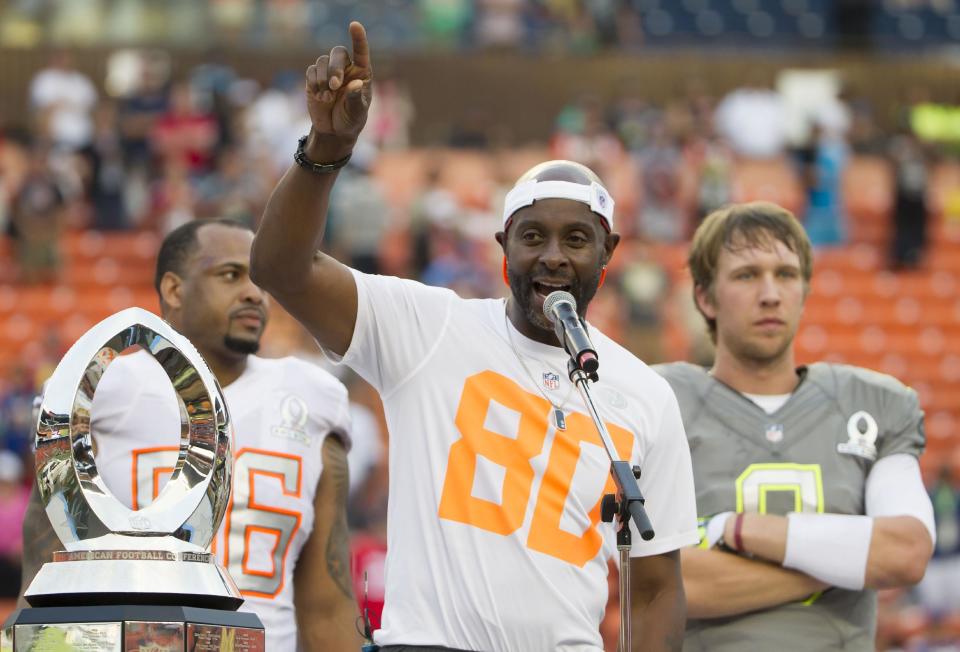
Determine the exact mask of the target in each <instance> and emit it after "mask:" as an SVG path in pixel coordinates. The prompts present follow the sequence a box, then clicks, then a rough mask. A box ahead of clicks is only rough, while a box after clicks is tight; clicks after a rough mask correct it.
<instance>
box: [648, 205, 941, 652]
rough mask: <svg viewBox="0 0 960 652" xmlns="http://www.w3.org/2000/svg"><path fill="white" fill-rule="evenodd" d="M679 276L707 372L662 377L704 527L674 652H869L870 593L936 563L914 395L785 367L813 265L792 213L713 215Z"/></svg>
mask: <svg viewBox="0 0 960 652" xmlns="http://www.w3.org/2000/svg"><path fill="white" fill-rule="evenodd" d="M689 263H690V270H691V273H692V275H693V282H694V298H695V300H696V304H697V308H698V310H699V311H700V312H701V314H702V315H703V316H704V318H705V319H706V321H707V326H708V328H709V331H710V335H711V337H712V339H713V341H714V343H715V344H716V358H715V361H714V364H713V367H712V368H710V369H709V370H708V369H703V368H701V367H696V366H693V365H690V364H687V363H674V364H667V365H661V366H659V368H658V371H659V372H660V373H661V374H662V375H663V376H664V377H666V379H667V380H668V381H669V382H670V384H671V386H672V387H673V389H674V391H675V392H676V395H677V398H678V400H679V403H680V410H681V413H682V415H683V421H684V428H685V430H686V432H687V438H688V440H689V442H690V450H691V453H692V458H693V467H694V477H695V480H696V488H697V509H698V514H699V515H700V518H701V534H702V541H701V544H700V546H698V547H692V548H689V549H685V550H684V551H683V552H682V570H683V582H684V589H685V591H686V594H687V605H688V607H687V608H688V614H689V617H690V619H689V620H688V623H687V632H686V637H685V641H684V650H686V651H693V650H710V651H711V652H724V651H726V650H737V651H738V652H740V651H742V650H791V651H794V650H817V651H818V652H822V651H824V650H841V649H842V650H845V651H851V650H863V651H866V650H874V649H875V648H874V635H875V630H876V614H877V601H876V594H875V589H880V588H887V587H895V586H905V585H910V584H915V583H916V582H918V581H919V580H920V579H921V578H922V577H923V574H924V570H925V569H926V564H927V560H928V559H929V558H930V555H931V552H932V547H933V537H934V530H933V513H932V508H931V506H930V501H929V499H928V498H927V494H926V492H925V491H924V488H923V483H922V480H921V477H920V468H919V463H918V460H917V458H918V456H919V455H920V454H921V453H922V452H923V447H924V434H923V412H922V411H921V410H920V407H919V405H918V402H917V395H916V393H915V392H914V391H913V390H911V389H910V388H908V387H905V386H904V385H903V384H901V383H900V382H898V381H897V380H895V379H894V378H891V377H890V376H885V375H883V374H879V373H876V372H873V371H869V370H866V369H861V368H857V367H850V366H846V365H838V364H828V363H816V364H811V365H809V366H806V367H799V368H798V367H797V366H796V365H795V363H794V350H793V340H794V335H795V334H796V331H797V326H798V324H799V321H800V316H801V314H802V312H803V306H804V300H805V299H806V296H807V293H808V291H809V283H810V277H811V274H812V255H811V248H810V242H809V240H808V238H807V235H806V233H805V232H804V231H803V228H802V227H801V226H800V224H799V223H798V222H797V220H796V218H794V216H793V215H792V214H790V213H789V212H788V211H786V210H784V209H782V208H780V207H779V206H775V205H773V204H769V203H760V202H758V203H752V204H743V205H734V206H731V207H727V208H724V209H721V210H718V211H716V212H714V213H712V214H711V215H709V216H708V217H707V218H706V219H705V220H704V222H703V224H702V225H701V226H700V228H699V229H697V232H696V234H695V235H694V239H693V244H692V248H691V251H690V256H689Z"/></svg>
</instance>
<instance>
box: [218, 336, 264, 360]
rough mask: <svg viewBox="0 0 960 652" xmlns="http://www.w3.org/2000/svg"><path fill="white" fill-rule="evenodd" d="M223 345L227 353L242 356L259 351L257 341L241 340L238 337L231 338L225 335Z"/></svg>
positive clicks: (258, 341) (258, 342)
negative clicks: (241, 354)
mask: <svg viewBox="0 0 960 652" xmlns="http://www.w3.org/2000/svg"><path fill="white" fill-rule="evenodd" d="M223 345H224V346H225V347H227V350H228V351H233V352H234V353H243V354H244V355H250V354H252V353H256V352H257V351H259V350H260V340H259V339H257V340H241V339H240V338H239V337H233V336H232V335H227V336H225V337H224V338H223Z"/></svg>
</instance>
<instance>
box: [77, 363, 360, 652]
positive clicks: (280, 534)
mask: <svg viewBox="0 0 960 652" xmlns="http://www.w3.org/2000/svg"><path fill="white" fill-rule="evenodd" d="M247 360H248V362H247V368H246V370H245V371H244V373H243V374H242V375H241V376H240V377H239V378H237V380H235V381H234V382H232V383H231V384H230V385H229V386H227V387H225V388H224V390H223V392H224V395H225V397H226V400H227V407H228V409H229V412H230V418H231V422H232V425H233V433H234V435H233V436H234V439H233V459H234V466H233V495H232V497H231V499H230V503H229V506H228V508H227V513H226V516H225V517H224V520H223V523H222V524H221V527H220V531H219V532H218V533H217V537H216V539H215V541H214V543H213V546H212V550H213V551H214V552H215V553H216V554H217V558H218V559H219V561H220V563H221V564H223V566H225V567H226V568H227V569H228V570H229V571H230V575H231V576H232V577H233V579H234V581H235V582H236V583H237V587H238V588H239V589H240V592H241V593H242V594H243V598H244V600H245V602H244V604H243V606H242V607H241V610H245V611H253V612H255V613H256V614H257V615H258V616H259V617H260V620H262V621H263V624H264V626H265V628H266V632H267V649H268V650H296V649H297V646H298V644H297V622H296V614H295V611H294V605H293V569H294V567H295V566H296V562H297V558H298V557H299V555H300V550H301V549H302V548H303V545H304V543H305V542H306V541H307V539H308V538H309V537H310V533H311V532H312V531H313V521H314V510H313V505H314V496H315V494H316V489H317V482H318V481H319V479H320V472H321V471H322V469H323V467H322V461H321V446H322V445H323V441H324V439H325V438H326V436H327V435H328V434H330V433H331V432H333V433H337V434H338V435H340V436H341V437H344V438H345V441H348V440H347V439H346V438H347V436H348V433H349V429H350V417H349V411H348V404H347V392H346V388H345V387H344V386H343V385H342V384H341V383H340V382H339V381H338V380H336V379H335V378H334V377H333V376H331V375H330V374H328V373H327V372H325V371H323V370H321V369H320V368H318V367H316V366H314V365H311V364H308V363H306V362H303V361H302V360H298V359H296V358H283V359H279V360H271V359H265V358H258V357H255V356H249V357H248V359H247ZM176 400H177V399H176V397H175V395H174V391H173V388H172V387H171V385H170V381H169V380H168V379H167V376H166V374H165V373H164V372H163V369H162V368H161V367H160V365H159V364H157V363H156V362H155V361H154V360H153V359H152V358H151V356H150V354H148V353H145V352H137V353H133V354H131V355H125V356H121V357H119V358H117V359H116V360H114V361H113V363H111V365H110V367H109V368H108V369H107V373H105V374H104V376H103V379H102V380H101V383H100V385H99V386H98V387H97V391H96V393H95V394H94V399H93V408H92V421H91V428H92V431H93V435H94V439H95V441H96V446H97V454H96V462H97V468H98V469H99V471H100V474H101V475H102V476H103V478H104V481H105V482H106V484H107V486H108V487H109V488H110V490H111V491H112V492H113V493H114V495H116V496H117V498H118V499H120V500H121V501H122V502H123V503H125V504H127V505H133V506H136V507H142V506H144V505H146V504H149V503H150V502H151V501H152V500H153V498H154V497H156V495H157V493H158V492H159V491H160V489H162V488H163V485H164V484H165V483H166V480H167V478H169V476H170V472H171V471H172V470H173V467H174V464H175V463H176V458H177V439H178V437H179V432H180V415H179V411H178V408H177V402H176Z"/></svg>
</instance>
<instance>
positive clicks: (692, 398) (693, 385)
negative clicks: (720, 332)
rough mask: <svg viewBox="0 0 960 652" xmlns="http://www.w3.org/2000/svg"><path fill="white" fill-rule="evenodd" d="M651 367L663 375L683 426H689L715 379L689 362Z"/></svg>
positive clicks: (702, 405)
mask: <svg viewBox="0 0 960 652" xmlns="http://www.w3.org/2000/svg"><path fill="white" fill-rule="evenodd" d="M652 369H653V370H654V371H656V372H657V373H658V374H660V375H661V376H663V377H664V378H665V379H666V381H667V383H669V384H670V387H671V388H672V389H673V393H674V394H675V395H676V397H677V403H678V404H679V405H680V414H681V415H682V416H683V424H684V426H689V424H691V423H693V421H695V420H696V418H697V416H698V415H699V414H700V412H701V411H702V410H703V408H704V406H705V405H706V401H705V399H706V397H707V394H709V392H710V388H711V386H712V385H713V384H714V383H716V382H717V381H716V380H715V379H714V378H713V377H712V376H710V374H708V373H707V370H706V369H704V368H703V367H700V366H697V365H695V364H690V363H689V362H667V363H663V364H656V365H653V367H652Z"/></svg>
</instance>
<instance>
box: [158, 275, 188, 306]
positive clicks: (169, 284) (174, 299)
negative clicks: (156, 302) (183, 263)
mask: <svg viewBox="0 0 960 652" xmlns="http://www.w3.org/2000/svg"><path fill="white" fill-rule="evenodd" d="M160 301H162V302H163V303H164V304H166V305H168V306H170V307H171V308H173V309H179V308H180V306H181V305H183V279H181V278H180V277H179V276H177V275H176V274H174V273H173V272H165V273H164V274H163V278H161V279H160Z"/></svg>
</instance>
